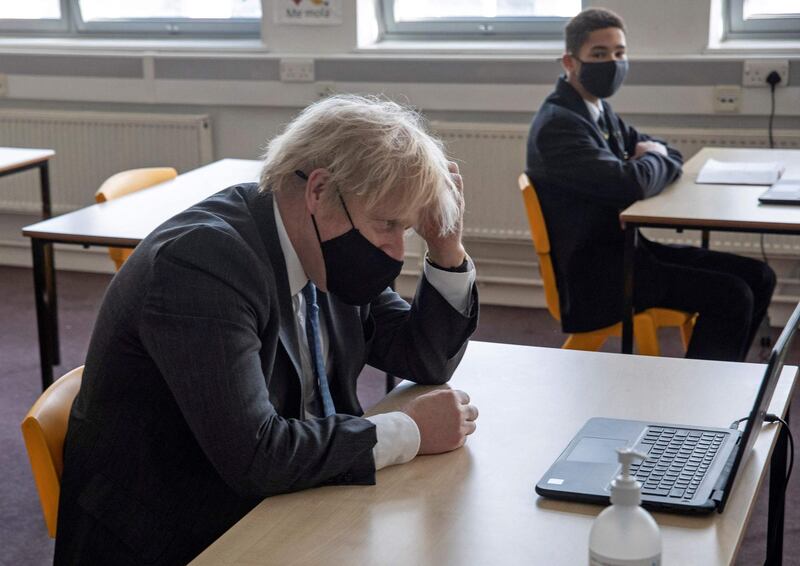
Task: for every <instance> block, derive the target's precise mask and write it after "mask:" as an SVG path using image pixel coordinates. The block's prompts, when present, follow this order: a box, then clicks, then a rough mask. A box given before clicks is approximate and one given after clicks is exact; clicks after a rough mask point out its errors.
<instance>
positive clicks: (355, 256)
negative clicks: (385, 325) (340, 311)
mask: <svg viewBox="0 0 800 566" xmlns="http://www.w3.org/2000/svg"><path fill="white" fill-rule="evenodd" d="M296 173H297V175H298V176H299V177H301V178H305V179H307V178H308V177H307V176H306V175H305V173H302V171H297V172H296ZM339 200H341V201H342V207H343V208H344V212H345V214H346V215H347V220H349V221H350V226H351V227H352V228H351V229H350V230H348V231H347V232H345V233H344V234H342V235H341V236H337V237H335V238H332V239H330V240H326V241H324V242H323V241H322V238H321V237H320V235H319V228H317V220H316V218H314V215H313V214H312V215H311V221H312V222H313V223H314V231H315V232H316V233H317V241H319V246H320V249H321V250H322V259H323V261H324V262H325V278H326V281H327V287H328V292H329V293H331V294H333V295H335V296H336V297H337V298H339V299H341V300H342V302H344V303H347V304H348V305H366V304H367V303H370V302H372V301H373V300H374V299H375V298H377V297H378V295H380V294H381V293H382V292H383V290H384V289H386V288H387V287H389V286H390V285H391V284H392V282H393V281H394V280H395V279H397V276H398V275H400V270H401V269H402V268H403V262H402V261H398V260H396V259H394V258H393V257H391V256H390V255H388V254H387V253H386V252H384V251H383V250H382V249H380V248H379V247H377V246H375V245H374V244H373V243H372V242H370V241H369V240H368V239H367V238H365V237H364V235H363V234H362V233H361V232H359V231H358V229H357V228H356V227H355V225H354V224H353V219H352V218H350V213H349V212H348V210H347V205H345V203H344V199H343V198H342V196H341V195H339Z"/></svg>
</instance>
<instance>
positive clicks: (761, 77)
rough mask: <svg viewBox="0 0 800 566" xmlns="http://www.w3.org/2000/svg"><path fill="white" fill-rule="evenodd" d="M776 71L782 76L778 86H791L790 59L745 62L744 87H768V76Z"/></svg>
mask: <svg viewBox="0 0 800 566" xmlns="http://www.w3.org/2000/svg"><path fill="white" fill-rule="evenodd" d="M772 71H775V72H776V73H778V74H779V75H780V76H781V82H779V83H778V86H779V87H781V86H786V85H787V84H789V60H788V59H752V60H750V61H745V62H744V71H743V73H742V84H743V85H744V86H760V87H768V86H769V84H768V83H767V75H769V74H770V73H771V72H772Z"/></svg>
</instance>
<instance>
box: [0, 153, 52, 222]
mask: <svg viewBox="0 0 800 566" xmlns="http://www.w3.org/2000/svg"><path fill="white" fill-rule="evenodd" d="M55 154H56V152H55V151H53V150H52V149H30V148H26V147H0V177H5V176H6V175H12V174H14V173H20V172H22V171H27V170H28V169H34V168H37V169H39V187H40V189H41V191H42V218H50V216H51V213H52V211H51V205H50V158H51V157H53V156H54V155H55Z"/></svg>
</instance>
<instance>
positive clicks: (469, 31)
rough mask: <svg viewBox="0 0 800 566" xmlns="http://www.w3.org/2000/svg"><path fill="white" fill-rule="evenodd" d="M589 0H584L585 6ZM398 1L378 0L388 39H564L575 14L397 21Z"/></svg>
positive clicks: (385, 35) (380, 17)
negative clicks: (396, 6)
mask: <svg viewBox="0 0 800 566" xmlns="http://www.w3.org/2000/svg"><path fill="white" fill-rule="evenodd" d="M587 1H588V0H581V9H583V8H584V7H585V6H586V4H587ZM394 2H395V0H378V8H379V10H378V20H379V22H378V23H379V25H380V28H381V38H382V39H384V40H387V39H388V40H415V41H418V40H431V41H436V40H445V41H452V40H503V39H516V40H518V39H526V40H556V39H563V37H564V27H565V26H566V25H567V22H569V20H570V19H571V17H556V16H552V17H527V18H522V17H519V18H510V17H506V18H466V17H463V18H452V19H448V20H445V21H436V22H432V21H431V22H397V21H395V19H394Z"/></svg>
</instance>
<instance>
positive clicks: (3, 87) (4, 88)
mask: <svg viewBox="0 0 800 566" xmlns="http://www.w3.org/2000/svg"><path fill="white" fill-rule="evenodd" d="M5 96H8V75H3V74H0V98H3V97H5Z"/></svg>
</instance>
